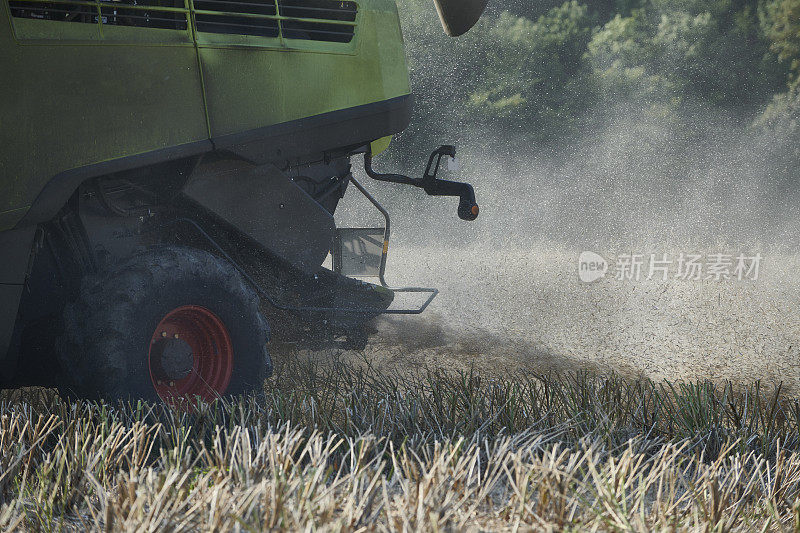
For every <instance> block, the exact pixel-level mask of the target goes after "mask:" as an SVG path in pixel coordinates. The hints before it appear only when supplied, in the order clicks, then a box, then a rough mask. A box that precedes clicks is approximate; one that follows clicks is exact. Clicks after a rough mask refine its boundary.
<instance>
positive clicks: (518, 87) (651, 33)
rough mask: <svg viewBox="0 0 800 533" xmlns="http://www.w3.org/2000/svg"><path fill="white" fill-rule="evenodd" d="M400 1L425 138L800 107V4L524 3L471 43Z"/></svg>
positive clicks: (576, 130)
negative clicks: (620, 117)
mask: <svg viewBox="0 0 800 533" xmlns="http://www.w3.org/2000/svg"><path fill="white" fill-rule="evenodd" d="M399 1H400V7H401V17H402V21H403V29H404V32H405V35H406V41H407V44H408V55H409V61H410V64H411V75H412V85H413V87H414V90H415V92H416V93H417V95H418V106H419V110H418V112H417V117H416V118H415V123H416V124H417V126H418V127H419V128H420V130H421V133H423V135H422V136H421V137H422V138H421V139H420V142H423V143H425V145H426V146H427V145H428V144H432V142H431V141H430V140H428V139H429V138H430V137H435V138H436V139H439V138H441V137H442V136H444V135H451V134H450V133H446V132H452V131H454V130H458V129H459V128H460V126H461V125H463V124H464V123H465V122H468V123H473V124H476V125H477V126H478V127H479V128H480V129H481V130H482V131H492V130H495V131H503V132H507V131H514V132H515V135H514V141H515V142H517V143H518V144H519V145H529V144H544V143H548V142H554V141H555V142H562V141H564V140H565V139H578V138H579V136H580V135H583V134H585V133H588V132H590V131H591V130H592V125H593V124H596V125H601V124H603V123H605V122H606V121H608V120H609V119H614V118H616V116H615V113H619V112H620V111H619V109H628V110H639V111H638V112H645V113H648V114H650V115H652V116H656V117H658V118H659V119H662V118H663V119H664V120H667V121H672V122H674V123H676V124H678V123H685V122H686V121H687V120H689V119H690V118H691V117H693V116H696V112H697V110H700V109H702V110H705V111H708V110H712V111H713V110H716V111H718V112H720V113H724V114H726V115H727V116H731V117H737V118H738V119H739V120H740V121H742V122H743V123H749V122H751V121H753V120H757V119H759V117H760V115H761V114H762V112H763V111H764V109H765V108H768V111H767V114H768V115H769V117H766V118H762V119H761V120H760V121H758V120H757V121H758V122H759V123H760V124H765V123H768V122H769V123H772V122H774V120H775V118H776V117H778V118H779V117H782V116H790V115H791V114H792V112H793V111H792V109H795V108H796V105H795V104H794V103H793V102H795V100H796V96H793V95H794V94H795V93H791V94H787V95H784V96H777V97H776V95H779V94H780V93H782V92H783V91H785V90H786V86H787V82H789V81H790V80H791V83H792V87H793V88H795V89H796V88H797V86H798V84H799V83H800V81H798V80H800V0H602V1H598V2H592V3H591V4H584V3H580V2H579V1H577V0H571V1H567V2H564V3H561V4H558V3H556V2H555V1H554V0H553V1H550V2H539V3H530V2H523V1H518V2H511V3H508V4H504V5H503V6H498V7H490V9H489V11H488V12H487V14H486V15H485V16H484V18H483V20H482V21H481V22H480V23H479V24H478V25H477V26H476V27H475V29H473V30H472V32H470V33H469V34H468V35H466V36H465V37H462V38H460V39H449V38H447V37H445V36H444V35H442V32H441V30H440V28H439V27H438V20H437V18H436V14H435V11H434V9H433V6H432V2H430V1H429V0H399ZM790 71H791V74H792V77H791V78H790ZM795 89H792V90H795ZM625 112H631V111H625ZM689 127H690V128H691V126H689ZM417 133H420V132H419V131H417V132H412V134H413V135H415V136H417ZM426 136H427V137H426ZM503 137H504V140H507V136H503ZM433 142H436V141H433ZM512 149H513V148H512Z"/></svg>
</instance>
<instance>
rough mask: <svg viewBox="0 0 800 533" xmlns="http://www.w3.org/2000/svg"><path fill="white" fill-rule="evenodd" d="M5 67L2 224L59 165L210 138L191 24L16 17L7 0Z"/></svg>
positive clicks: (3, 7) (2, 42) (0, 6)
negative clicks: (119, 24) (141, 24)
mask: <svg viewBox="0 0 800 533" xmlns="http://www.w3.org/2000/svg"><path fill="white" fill-rule="evenodd" d="M12 24H13V25H12ZM12 28H13V29H14V30H15V31H16V35H14V33H13V32H12ZM0 72H3V75H2V76H0V95H2V98H0V117H2V118H0V120H2V124H0V224H1V225H0V230H2V229H7V228H8V227H11V226H12V225H13V224H15V223H16V222H17V221H18V220H19V219H20V218H22V216H23V215H24V214H25V207H27V206H29V205H30V204H31V203H32V202H33V200H34V199H35V198H36V196H37V195H38V194H39V192H40V191H41V190H42V188H43V187H44V185H45V184H46V183H47V182H48V181H49V180H50V179H51V178H52V177H53V176H55V175H56V174H59V173H60V172H63V171H66V170H70V169H73V168H78V167H82V166H85V165H89V164H93V163H99V162H103V161H108V160H113V159H116V158H121V157H125V156H130V155H134V154H140V153H144V152H149V151H152V150H157V149H161V148H165V147H169V146H173V145H178V144H184V143H188V142H192V141H197V140H202V139H207V138H208V128H207V123H206V120H205V113H204V107H203V98H202V91H201V84H200V76H199V69H198V63H197V54H196V51H195V47H194V44H193V42H192V39H191V32H190V31H188V29H187V30H186V31H178V30H163V29H155V28H133V27H110V26H106V27H103V28H102V29H101V28H100V25H94V24H78V23H69V22H57V21H47V20H34V19H20V18H14V19H12V18H11V17H10V13H9V12H8V5H7V3H6V2H5V0H2V1H0ZM4 215H5V216H4Z"/></svg>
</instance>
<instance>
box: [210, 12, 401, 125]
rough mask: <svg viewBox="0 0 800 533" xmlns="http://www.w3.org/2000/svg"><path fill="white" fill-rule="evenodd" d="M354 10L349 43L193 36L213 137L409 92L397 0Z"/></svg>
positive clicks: (251, 37) (386, 98)
mask: <svg viewBox="0 0 800 533" xmlns="http://www.w3.org/2000/svg"><path fill="white" fill-rule="evenodd" d="M358 7H359V12H358V16H357V19H356V32H355V38H354V39H353V41H352V42H350V43H318V42H314V41H300V40H292V39H281V38H267V37H253V36H248V37H249V43H250V44H251V46H242V42H241V41H240V39H239V38H238V36H228V35H207V34H203V33H198V36H197V40H198V45H199V54H200V58H201V63H202V67H203V81H204V83H205V90H206V98H207V105H208V114H209V119H210V124H211V133H212V136H214V137H217V136H222V135H228V134H232V133H237V132H241V131H246V130H249V129H255V128H259V127H262V126H266V125H270V124H278V123H281V122H287V121H290V120H296V119H299V118H304V117H308V116H313V115H319V114H322V113H326V112H330V111H335V110H338V109H345V108H348V107H355V106H358V105H363V104H369V103H373V102H379V101H382V100H388V99H390V98H394V97H397V96H402V95H405V94H409V93H410V92H411V91H410V86H409V80H408V69H407V67H406V59H405V52H404V49H403V39H402V35H401V33H400V22H399V18H398V14H397V7H396V5H395V3H394V2H393V1H386V0H362V1H361V2H359V3H358ZM225 42H227V43H228V44H227V45H225V44H223V43H225Z"/></svg>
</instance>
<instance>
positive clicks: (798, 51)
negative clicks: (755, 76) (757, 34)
mask: <svg viewBox="0 0 800 533" xmlns="http://www.w3.org/2000/svg"><path fill="white" fill-rule="evenodd" d="M761 23H762V26H763V27H764V31H765V32H766V34H767V36H768V37H769V39H770V41H771V48H772V51H773V52H775V53H777V54H778V58H779V59H780V60H781V61H784V62H787V63H788V64H789V66H790V68H791V69H792V72H793V75H794V77H793V80H792V86H793V88H797V87H798V85H800V0H772V1H770V2H767V3H766V5H765V6H764V8H763V9H762V11H761Z"/></svg>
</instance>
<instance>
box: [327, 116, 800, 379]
mask: <svg viewBox="0 0 800 533" xmlns="http://www.w3.org/2000/svg"><path fill="white" fill-rule="evenodd" d="M631 116H635V117H636V119H635V120H634V119H631V120H630V121H629V122H620V123H614V124H609V125H608V126H607V127H606V128H605V129H604V131H602V132H599V133H598V134H597V135H595V136H593V137H591V138H588V139H586V140H585V141H583V142H582V143H579V144H578V145H576V146H575V147H572V148H570V149H569V151H566V150H558V151H553V152H552V153H545V154H544V155H543V154H542V153H541V152H540V153H535V152H533V151H531V152H530V153H525V152H524V151H515V152H514V153H505V154H502V153H500V154H498V153H489V152H488V151H486V147H485V146H481V142H482V138H481V136H480V135H479V134H476V132H470V131H469V130H468V129H467V130H465V131H463V132H462V135H461V138H460V139H456V142H457V143H458V144H459V145H460V148H461V150H460V156H461V170H460V172H459V173H458V174H457V175H459V176H463V177H464V179H466V180H467V181H471V182H472V183H473V184H474V185H475V188H476V191H477V194H478V201H479V203H480V204H481V208H482V211H481V216H480V217H479V219H478V220H477V221H476V222H474V223H466V222H462V221H460V220H458V219H457V218H456V215H455V207H456V200H455V199H434V198H428V197H426V196H425V195H424V193H422V192H421V191H418V190H406V189H403V188H402V187H395V186H392V185H387V184H383V183H381V184H377V183H376V182H372V181H371V180H368V179H365V176H364V175H363V171H361V172H358V171H357V172H356V173H355V175H356V176H357V177H358V178H361V179H362V182H363V183H365V184H366V185H367V186H368V188H369V189H370V190H371V191H372V192H373V194H374V195H375V196H376V197H378V198H379V199H380V200H381V201H383V202H384V203H385V205H386V206H387V207H388V208H389V209H390V212H391V213H392V214H393V239H392V245H391V246H390V254H389V265H388V271H387V279H388V281H389V282H390V283H392V284H396V285H397V286H400V285H406V284H407V285H423V286H432V287H438V288H439V289H440V290H441V294H440V296H439V297H438V298H437V299H436V300H435V301H434V303H433V304H432V305H431V307H430V308H429V310H428V311H427V312H426V314H424V315H421V316H419V317H399V318H393V317H388V318H382V319H379V320H378V321H377V323H376V330H377V332H376V333H375V334H374V335H373V336H372V338H371V342H370V345H369V346H368V347H367V350H366V352H365V353H364V354H351V355H352V357H356V358H359V359H362V358H363V360H364V361H369V362H370V364H373V365H378V366H391V367H396V368H399V369H406V370H408V369H421V368H424V367H431V368H448V369H453V368H455V369H464V370H465V369H468V368H470V367H474V368H476V369H478V370H481V371H489V372H492V373H495V372H517V371H522V372H548V371H551V370H570V369H575V368H590V369H596V370H600V371H609V370H612V371H616V372H620V373H623V374H626V375H643V376H647V377H650V378H652V379H655V380H661V379H664V378H669V379H706V378H708V379H712V380H715V381H723V380H733V381H736V382H747V383H750V382H752V381H753V380H756V379H761V380H763V381H764V382H765V383H767V384H777V383H779V382H783V384H784V387H786V389H788V390H794V391H796V390H798V387H800V365H798V358H799V357H800V312H799V311H798V302H800V297H799V296H800V256H798V254H797V250H798V240H800V216H798V215H800V213H798V209H800V193H799V192H798V185H797V183H796V181H794V180H792V179H791V176H792V168H791V161H792V160H793V159H792V158H793V156H792V154H790V152H792V151H793V150H792V147H791V146H789V147H787V146H784V145H782V144H781V143H782V140H781V138H780V137H779V136H777V135H774V134H773V135H765V134H759V133H756V132H754V131H753V130H752V129H751V128H746V127H739V126H736V125H734V123H733V122H731V123H729V122H726V121H725V120H720V119H714V120H712V119H710V118H708V117H702V118H698V119H697V127H698V128H702V130H703V131H702V135H701V138H702V142H700V143H698V144H696V145H695V147H694V148H693V150H692V151H688V152H687V151H686V150H684V149H683V148H681V146H683V145H685V143H682V142H681V141H680V139H679V131H676V130H675V129H673V127H672V126H670V125H664V124H661V123H660V122H659V121H658V120H655V119H653V120H647V119H643V118H642V116H641V115H639V116H636V115H635V114H634V115H631ZM682 127H685V125H683V126H682ZM477 133H479V132H477ZM402 142H403V139H402V138H401V139H400V141H399V142H398V143H396V146H395V148H394V149H395V150H402V149H403V146H402ZM423 157H424V156H421V157H420V159H422V158H423ZM381 162H382V163H383V165H382V166H383V167H384V168H385V167H386V166H387V163H386V162H385V161H379V164H378V165H377V166H379V167H380V166H381V165H380V163H381ZM357 163H358V161H356V160H354V167H355V166H357ZM409 172H412V170H409ZM413 172H414V174H415V175H416V174H417V173H418V169H414V170H413ZM337 217H338V218H339V222H340V223H344V224H345V225H347V224H348V223H351V224H354V225H359V223H363V222H365V221H375V220H376V219H375V218H374V217H371V216H370V210H369V206H368V205H367V204H366V202H365V201H364V200H363V199H360V198H358V197H357V194H356V193H355V191H354V190H351V191H349V192H348V196H347V197H346V198H345V201H344V202H343V204H342V208H341V211H340V212H339V213H337ZM582 251H593V252H596V253H599V254H600V255H601V256H603V257H604V258H605V259H606V260H607V261H608V263H609V267H608V268H609V270H608V272H607V274H606V276H605V277H604V278H602V279H600V280H598V281H595V282H593V283H584V282H582V281H581V280H580V279H579V276H578V256H579V254H580V252H582ZM681 253H684V254H690V253H695V254H701V255H702V256H703V259H702V261H703V262H705V263H706V264H704V268H707V262H708V261H710V258H709V255H710V254H715V253H720V254H726V255H731V256H733V257H732V259H731V260H732V261H733V263H735V262H736V256H738V255H740V254H744V255H746V256H748V257H752V256H755V255H756V254H761V256H762V258H761V261H760V264H759V268H758V278H757V279H752V278H753V274H754V273H753V272H751V273H750V275H749V276H747V277H746V278H745V279H743V280H741V281H740V280H738V279H736V277H737V276H735V275H734V267H735V264H734V265H731V266H730V267H729V268H728V270H729V272H730V274H731V278H732V279H727V280H726V279H721V280H719V281H716V280H713V279H712V280H706V279H701V280H685V279H680V278H679V277H677V274H678V265H677V260H678V257H679V255H680V254H681ZM624 254H640V255H642V256H643V265H642V267H641V275H640V277H639V280H638V281H637V280H636V279H624V280H619V279H616V276H615V263H616V261H617V260H618V257H619V256H620V255H624ZM650 254H655V255H656V256H657V257H658V258H659V259H661V258H662V257H663V255H664V254H667V259H668V260H671V261H672V264H670V265H669V266H668V274H667V277H668V279H667V281H663V280H662V279H661V278H662V276H663V274H661V273H659V272H658V271H657V272H656V273H655V275H654V279H647V278H648V273H649V272H648V268H649V266H648V265H649V260H650ZM706 274H707V273H706V271H705V269H704V271H703V272H702V277H703V278H705V277H706ZM404 302H405V303H408V301H407V300H402V301H401V302H400V303H404Z"/></svg>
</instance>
